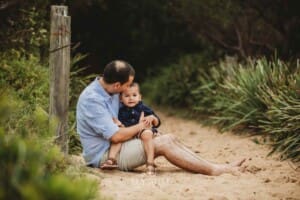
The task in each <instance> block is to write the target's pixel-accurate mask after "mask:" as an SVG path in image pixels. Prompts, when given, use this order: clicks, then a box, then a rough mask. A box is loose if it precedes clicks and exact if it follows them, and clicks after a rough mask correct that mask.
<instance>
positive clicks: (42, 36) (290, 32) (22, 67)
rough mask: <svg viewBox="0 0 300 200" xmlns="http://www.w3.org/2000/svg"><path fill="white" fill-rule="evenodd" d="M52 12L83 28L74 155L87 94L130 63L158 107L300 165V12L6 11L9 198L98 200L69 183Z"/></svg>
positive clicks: (36, 7) (3, 137)
mask: <svg viewBox="0 0 300 200" xmlns="http://www.w3.org/2000/svg"><path fill="white" fill-rule="evenodd" d="M51 5H67V6H68V8H69V15H70V16H71V17H72V22H71V25H72V44H71V47H72V66H71V81H70V108H69V127H70V130H69V134H70V143H69V144H70V153H71V154H75V153H76V154H77V153H80V152H81V145H80V142H79V140H78V135H77V134H76V124H75V106H76V102H77V98H78V96H79V94H80V92H81V91H82V89H83V88H84V87H85V86H86V84H88V83H89V81H90V80H91V79H92V78H93V77H94V76H95V74H100V73H101V72H102V70H103V67H104V66H105V64H106V63H108V62H109V61H111V60H113V59H124V60H126V61H128V62H129V63H131V64H132V65H133V66H134V68H135V69H136V72H137V76H136V79H137V81H139V82H141V83H142V89H143V96H146V97H147V99H148V100H149V102H151V103H153V104H157V105H159V106H164V107H166V106H169V107H172V108H176V110H180V109H183V110H185V111H186V113H188V114H189V116H193V117H194V118H196V116H197V118H198V119H199V122H201V123H204V124H206V125H210V126H211V125H213V126H216V127H218V128H219V129H220V130H221V131H228V130H229V131H234V132H239V133H240V134H243V133H246V132H247V134H248V133H253V134H260V135H262V136H264V137H265V138H266V139H265V140H264V141H266V143H267V144H271V145H272V147H273V150H272V152H271V153H273V152H280V154H279V155H281V157H282V159H287V158H288V159H291V160H293V161H294V162H299V161H300V133H299V132H300V127H299V124H300V110H299V109H300V105H299V104H300V77H299V74H300V73H299V70H300V69H299V56H300V12H299V11H298V8H299V5H300V2H299V1H297V0H288V1H287V0H272V1H271V0H264V1H259V0H229V1H225V0H211V1H204V0H189V1H185V0H170V1H162V0H151V1H150V0H127V1H122V0H109V1H107V0H72V1H71V0H43V1H42V0H27V1H23V0H3V1H0V22H1V23H0V97H1V98H0V123H1V124H0V142H1V146H0V156H1V169H4V170H1V182H0V184H1V189H0V198H4V199H15V198H17V199H47V198H49V196H47V195H54V196H55V195H58V194H59V195H60V196H63V197H65V198H63V199H70V198H74V199H89V198H90V199H92V198H94V197H95V195H96V192H95V191H94V190H93V189H92V188H94V186H93V183H90V182H89V183H86V182H85V181H83V182H81V181H79V180H78V184H77V183H76V184H73V182H72V184H70V183H69V181H70V180H69V178H68V177H69V176H68V173H66V171H68V170H67V168H68V167H69V164H68V162H67V161H66V157H62V155H60V152H59V151H58V150H57V149H56V147H55V145H54V144H53V137H54V136H52V135H49V126H48V109H49V102H48V101H49V97H48V94H49V77H48V73H49V70H48V58H49V57H48V56H49V52H48V49H49V28H50V27H49V26H50V25H49V24H50V21H49V18H50V6H51ZM45 150H46V151H45ZM37 157H40V159H37V160H35V159H34V158H37ZM31 165H32V166H31ZM71 178H74V176H73V177H71ZM21 184H22V185H24V186H25V187H20V185H21ZM57 185H58V186H60V187H59V188H57V187H56V186H57ZM75 187H80V188H81V189H82V191H81V190H76V189H74V188H75ZM45 188H50V189H49V190H47V191H46V189H45ZM61 188H64V189H63V190H62V191H60V190H61ZM88 188H90V189H88ZM80 191H81V193H80V194H79V193H78V192H80ZM59 192H62V193H64V194H62V193H59ZM50 193H51V194H50Z"/></svg>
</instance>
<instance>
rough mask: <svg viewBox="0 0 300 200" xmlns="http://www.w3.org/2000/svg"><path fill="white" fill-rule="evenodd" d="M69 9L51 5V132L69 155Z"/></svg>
mask: <svg viewBox="0 0 300 200" xmlns="http://www.w3.org/2000/svg"><path fill="white" fill-rule="evenodd" d="M67 12H68V7H67V6H51V27H50V50H49V52H50V53H49V54H50V55H49V68H50V107H49V120H50V130H52V132H54V133H53V134H55V135H56V139H55V142H56V143H57V144H58V145H59V146H60V147H61V150H62V151H63V152H64V153H65V154H68V106H69V76H70V44H71V17H69V16H67Z"/></svg>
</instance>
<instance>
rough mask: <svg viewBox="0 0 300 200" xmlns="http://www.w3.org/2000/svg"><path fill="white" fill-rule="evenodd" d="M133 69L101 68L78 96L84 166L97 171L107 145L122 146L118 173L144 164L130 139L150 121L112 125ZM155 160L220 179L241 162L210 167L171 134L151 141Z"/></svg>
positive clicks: (140, 146)
mask: <svg viewBox="0 0 300 200" xmlns="http://www.w3.org/2000/svg"><path fill="white" fill-rule="evenodd" d="M134 76H135V71H134V69H133V67H132V66H131V65H130V64H129V63H127V62H125V61H121V60H115V61H112V62H110V63H109V64H107V65H106V66H105V69H104V72H103V76H102V77H97V78H96V79H95V80H94V81H93V82H92V83H91V84H90V85H89V86H87V87H86V88H85V89H84V91H83V92H82V93H81V95H80V97H79V100H78V103H77V113H76V118H77V132H78V133H79V135H80V141H81V143H82V146H83V157H84V159H85V161H86V163H87V164H88V165H90V166H93V167H99V166H100V165H101V163H103V162H104V161H105V160H107V155H108V149H109V146H110V143H120V142H121V143H122V147H121V150H120V153H119V155H118V156H117V159H116V160H117V163H118V167H119V169H120V170H123V171H129V170H132V169H134V168H136V167H138V166H141V165H143V164H145V163H146V156H145V152H144V148H143V144H142V142H141V140H140V139H133V138H134V136H135V135H137V134H138V133H139V132H140V131H141V130H143V129H145V128H147V127H149V123H150V121H151V120H150V119H148V118H147V117H144V116H141V119H140V121H139V123H138V124H136V125H133V126H130V127H119V126H118V124H117V123H115V119H117V116H118V110H119V93H120V92H122V91H124V90H125V89H126V88H127V87H129V85H130V84H131V83H132V82H133V79H134ZM153 143H154V149H155V157H158V156H164V157H165V158H166V159H167V160H168V161H169V162H171V163H172V164H174V165H176V166H177V167H180V168H182V169H185V170H187V171H190V172H194V173H201V174H206V175H220V174H222V173H236V172H238V171H239V169H240V166H241V165H242V163H243V162H244V161H245V159H243V160H240V161H237V162H233V163H230V164H214V163H211V162H209V161H206V160H204V159H202V158H200V157H199V156H198V155H196V154H195V153H194V152H193V151H191V150H190V149H188V148H187V147H185V146H184V145H183V144H182V143H180V141H179V140H178V139H177V138H176V137H175V136H173V135H171V134H166V135H162V136H158V137H156V138H154V139H153Z"/></svg>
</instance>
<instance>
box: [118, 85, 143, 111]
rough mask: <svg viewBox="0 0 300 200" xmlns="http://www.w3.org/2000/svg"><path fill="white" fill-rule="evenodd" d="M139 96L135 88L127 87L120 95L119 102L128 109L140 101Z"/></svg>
mask: <svg viewBox="0 0 300 200" xmlns="http://www.w3.org/2000/svg"><path fill="white" fill-rule="evenodd" d="M141 98H142V97H141V94H140V92H139V88H138V87H137V86H132V87H128V88H127V89H126V90H124V91H123V92H122V94H121V102H122V103H123V104H124V105H125V106H128V107H134V106H135V105H137V104H138V103H139V101H140V100H141Z"/></svg>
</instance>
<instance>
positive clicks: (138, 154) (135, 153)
mask: <svg viewBox="0 0 300 200" xmlns="http://www.w3.org/2000/svg"><path fill="white" fill-rule="evenodd" d="M107 157H108V150H107V151H106V152H105V153H104V155H103V156H102V159H101V160H100V165H101V164H102V163H103V162H105V161H106V160H107ZM116 160H117V162H118V166H119V169H120V170H122V171H130V170H133V169H134V168H136V167H139V166H141V165H143V164H145V163H146V161H147V159H146V154H145V150H144V146H143V142H142V141H141V140H140V139H131V140H128V141H126V142H124V143H122V147H121V150H120V152H119V154H118V155H117V158H116Z"/></svg>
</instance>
